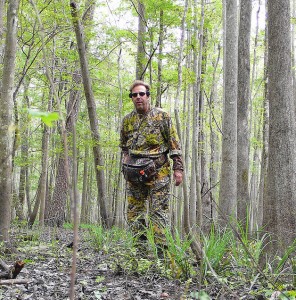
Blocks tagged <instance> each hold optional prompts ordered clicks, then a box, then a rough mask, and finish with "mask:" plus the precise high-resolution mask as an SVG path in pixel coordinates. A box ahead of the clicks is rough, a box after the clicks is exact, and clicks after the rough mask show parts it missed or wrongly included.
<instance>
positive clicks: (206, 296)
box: [190, 291, 212, 300]
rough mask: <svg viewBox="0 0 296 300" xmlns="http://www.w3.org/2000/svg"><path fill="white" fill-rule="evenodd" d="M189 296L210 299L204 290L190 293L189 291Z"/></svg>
mask: <svg viewBox="0 0 296 300" xmlns="http://www.w3.org/2000/svg"><path fill="white" fill-rule="evenodd" d="M190 297H192V298H193V299H199V300H211V299H212V298H211V297H210V296H209V295H208V294H207V293H206V292H205V291H200V292H192V293H190Z"/></svg>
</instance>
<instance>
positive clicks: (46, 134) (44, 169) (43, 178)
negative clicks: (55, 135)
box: [39, 94, 52, 226]
mask: <svg viewBox="0 0 296 300" xmlns="http://www.w3.org/2000/svg"><path fill="white" fill-rule="evenodd" d="M48 111H49V112H50V111H52V95H51V94H50V95H49V102H48ZM43 126H44V127H43V137H42V159H41V175H40V183H41V190H40V195H39V196H40V209H39V224H40V226H43V225H44V212H45V200H46V192H47V182H48V180H47V174H48V154H49V148H48V146H49V138H50V128H49V127H48V126H47V125H46V124H44V125H43Z"/></svg>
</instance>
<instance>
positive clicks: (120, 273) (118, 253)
mask: <svg viewBox="0 0 296 300" xmlns="http://www.w3.org/2000/svg"><path fill="white" fill-rule="evenodd" d="M12 236H13V237H12V240H13V242H14V243H15V245H16V246H17V248H16V249H17V251H13V252H12V253H10V254H7V253H5V254H4V253H0V257H1V258H2V260H3V261H5V262H6V264H8V265H12V264H13V263H14V262H15V261H16V260H21V261H23V262H25V266H24V268H23V269H22V271H21V273H20V274H19V275H18V276H17V279H24V280H27V281H28V282H27V283H26V284H9V285H2V284H1V285H0V299H5V300H6V299H18V300H25V299H38V300H43V299H69V287H70V280H71V278H70V274H71V266H72V252H73V251H72V249H71V247H69V245H70V244H71V242H72V241H73V231H72V230H69V229H62V230H59V231H58V232H57V230H56V229H55V230H54V229H46V230H44V231H43V232H42V233H39V234H38V235H37V236H34V233H33V235H32V234H29V233H28V231H23V232H22V231H20V230H19V232H15V233H12ZM90 239H91V237H90V235H89V234H87V230H82V231H80V232H79V244H78V248H79V251H78V252H77V270H76V282H75V299H93V300H96V299H100V300H107V299H108V300H152V299H154V300H155V299H158V300H161V299H162V300H194V299H227V300H228V299H266V298H264V297H258V296H257V297H254V296H251V295H250V293H249V292H250V283H248V284H245V285H243V284H242V282H241V281H240V278H232V279H231V281H232V286H236V287H237V288H236V290H235V289H232V292H231V291H229V290H225V288H224V287H225V286H223V285H221V284H219V282H218V280H216V279H214V278H212V279H211V278H209V279H207V280H206V282H207V284H206V286H200V285H199V284H198V280H199V278H198V277H199V276H198V275H196V276H195V277H193V278H190V279H187V280H181V279H172V277H170V278H169V277H168V276H164V275H163V274H161V271H160V270H161V267H160V265H161V262H159V261H157V260H156V261H155V262H153V263H150V265H149V268H147V269H146V270H145V271H144V273H143V272H141V273H139V265H138V262H139V258H137V257H134V256H133V255H129V256H127V255H126V254H127V253H126V249H121V248H120V247H119V248H114V249H109V250H108V251H107V252H106V251H98V250H97V249H95V247H94V246H93V243H92V241H91V240H90ZM0 249H1V248H0ZM122 258H124V259H122ZM132 264H136V265H137V268H136V270H137V271H135V272H132V271H130V270H132V269H133V267H132ZM127 265H130V266H129V267H127ZM127 270H129V271H127ZM196 274H198V272H197V273H196ZM234 281H236V283H237V284H233V283H234ZM0 283H1V280H0ZM199 288H202V290H203V291H204V294H202V293H200V294H199V296H198V293H197V291H198V289H199ZM252 288H254V286H253V287H252Z"/></svg>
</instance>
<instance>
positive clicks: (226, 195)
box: [219, 0, 238, 226]
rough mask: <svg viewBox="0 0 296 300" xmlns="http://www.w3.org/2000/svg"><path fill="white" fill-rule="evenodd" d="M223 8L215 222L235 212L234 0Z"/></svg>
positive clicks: (235, 95) (235, 60)
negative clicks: (220, 131) (220, 132)
mask: <svg viewBox="0 0 296 300" xmlns="http://www.w3.org/2000/svg"><path fill="white" fill-rule="evenodd" d="M225 2H226V11H225V14H226V16H225V32H224V34H225V45H224V111H223V138H222V165H221V180H220V194H219V208H220V209H219V213H220V215H219V222H220V224H221V225H222V226H225V225H227V223H228V222H229V221H230V219H231V218H234V219H236V215H237V203H236V197H237V55H238V54H237V26H238V24H237V1H236V0H228V1H225Z"/></svg>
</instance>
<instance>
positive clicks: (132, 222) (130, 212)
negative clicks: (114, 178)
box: [127, 182, 149, 239]
mask: <svg viewBox="0 0 296 300" xmlns="http://www.w3.org/2000/svg"><path fill="white" fill-rule="evenodd" d="M148 196H149V188H147V187H146V186H144V185H138V184H132V183H129V182H128V185H127V200H128V207H127V223H128V225H129V227H130V229H131V231H132V232H133V234H134V236H138V237H141V238H143V239H145V238H144V236H145V234H144V233H143V231H145V229H146V222H147V201H148Z"/></svg>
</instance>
